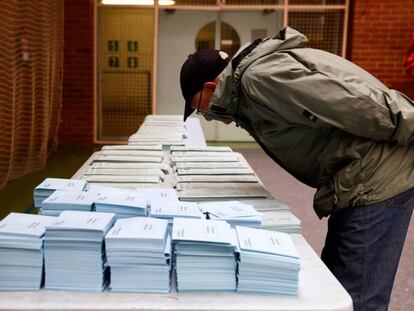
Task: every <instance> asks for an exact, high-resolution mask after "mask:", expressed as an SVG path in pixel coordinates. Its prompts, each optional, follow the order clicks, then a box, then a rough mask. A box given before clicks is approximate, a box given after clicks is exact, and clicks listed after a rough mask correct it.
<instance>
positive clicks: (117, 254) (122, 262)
mask: <svg viewBox="0 0 414 311" xmlns="http://www.w3.org/2000/svg"><path fill="white" fill-rule="evenodd" d="M105 244H106V254H107V258H108V265H109V266H110V268H111V282H110V285H109V286H110V288H111V290H112V291H125V292H160V293H167V292H169V291H170V275H171V273H170V272H171V237H170V236H169V235H168V234H167V221H166V220H162V219H154V218H143V217H133V218H128V219H120V220H117V222H116V223H115V225H114V226H113V227H112V229H111V230H110V231H109V232H108V234H107V235H106V237H105Z"/></svg>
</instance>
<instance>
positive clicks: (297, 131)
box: [205, 28, 414, 217]
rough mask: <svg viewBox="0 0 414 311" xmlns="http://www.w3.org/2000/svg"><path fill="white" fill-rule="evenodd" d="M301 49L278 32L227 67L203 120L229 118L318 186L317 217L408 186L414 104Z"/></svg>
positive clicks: (299, 38) (413, 164)
mask: <svg viewBox="0 0 414 311" xmlns="http://www.w3.org/2000/svg"><path fill="white" fill-rule="evenodd" d="M306 43H307V39H306V37H305V36H304V35H302V34H301V33H299V32H297V31H295V30H293V29H291V28H285V29H282V30H281V31H280V33H279V34H278V35H277V36H276V37H275V38H273V39H269V38H267V39H264V40H263V41H262V42H261V43H260V44H259V45H258V46H257V47H256V48H254V49H253V51H251V52H250V53H248V54H247V55H246V56H244V57H243V58H241V61H240V59H239V60H238V61H240V62H239V63H235V64H233V65H234V66H236V67H235V69H233V68H232V62H230V63H229V65H228V66H227V67H226V69H225V70H224V72H223V73H222V74H221V77H220V80H219V83H218V85H217V88H216V90H215V92H214V95H213V97H212V100H211V102H210V104H209V107H208V109H207V111H206V113H205V116H206V117H209V118H212V119H216V120H223V119H231V120H233V121H234V122H236V124H237V125H239V126H241V127H242V128H244V129H246V130H247V131H248V132H249V133H250V134H251V135H252V136H253V137H254V138H255V140H256V141H257V142H258V143H259V144H260V145H261V146H262V148H263V149H264V150H265V151H266V152H267V153H268V155H269V156H270V157H271V158H272V159H273V160H274V161H276V162H277V163H278V164H280V165H281V166H282V167H283V168H284V169H286V170H287V171H288V172H289V173H291V174H292V175H293V176H295V177H296V178H297V179H299V180H300V181H301V182H303V183H305V184H307V185H309V186H311V187H314V188H317V192H316V194H315V198H314V209H315V211H316V213H317V214H318V216H319V217H323V216H327V215H329V214H331V213H332V212H334V211H336V210H338V209H340V208H344V207H347V206H362V205H368V204H373V203H377V202H381V201H384V200H386V199H389V198H392V197H394V196H396V195H398V194H400V193H402V192H404V191H406V190H408V189H410V188H413V187H414V143H413V140H414V103H413V102H412V101H411V100H410V99H409V98H407V97H406V96H405V95H403V94H401V93H399V92H397V91H395V90H391V89H388V88H387V87H386V86H385V85H383V84H382V83H381V82H379V81H378V80H377V79H375V78H374V77H373V76H372V75H370V74H369V73H367V72H366V71H364V70H363V69H361V68H360V67H358V66H356V65H355V64H353V63H351V62H349V61H347V60H346V59H344V58H341V57H339V56H336V55H334V54H330V53H328V52H325V51H321V50H316V49H311V48H304V45H305V44H306ZM246 46H247V45H246ZM246 46H244V47H242V48H241V49H240V51H242V50H244V49H245V48H246ZM240 51H239V53H242V52H240ZM233 60H235V58H233ZM233 63H234V62H233Z"/></svg>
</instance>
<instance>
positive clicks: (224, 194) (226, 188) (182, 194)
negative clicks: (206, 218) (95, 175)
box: [177, 183, 270, 201]
mask: <svg viewBox="0 0 414 311" xmlns="http://www.w3.org/2000/svg"><path fill="white" fill-rule="evenodd" d="M177 192H178V197H179V198H180V200H184V201H200V200H207V201H208V200H217V199H225V198H228V199H230V198H232V199H239V198H260V197H262V198H266V197H270V193H269V192H267V190H266V189H264V188H263V186H262V185H261V184H260V183H180V184H177Z"/></svg>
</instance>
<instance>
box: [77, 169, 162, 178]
mask: <svg viewBox="0 0 414 311" xmlns="http://www.w3.org/2000/svg"><path fill="white" fill-rule="evenodd" d="M84 175H119V176H157V177H159V178H160V179H163V178H164V175H165V173H164V172H163V171H162V170H161V169H159V168H144V169H129V168H87V169H86V171H85V173H84Z"/></svg>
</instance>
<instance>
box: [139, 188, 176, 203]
mask: <svg viewBox="0 0 414 311" xmlns="http://www.w3.org/2000/svg"><path fill="white" fill-rule="evenodd" d="M135 191H136V192H137V193H138V194H140V195H145V196H146V197H147V198H148V204H149V205H151V202H152V201H162V202H170V203H174V202H179V200H178V195H177V192H176V191H175V190H174V189H171V188H142V189H141V188H136V189H135Z"/></svg>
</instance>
